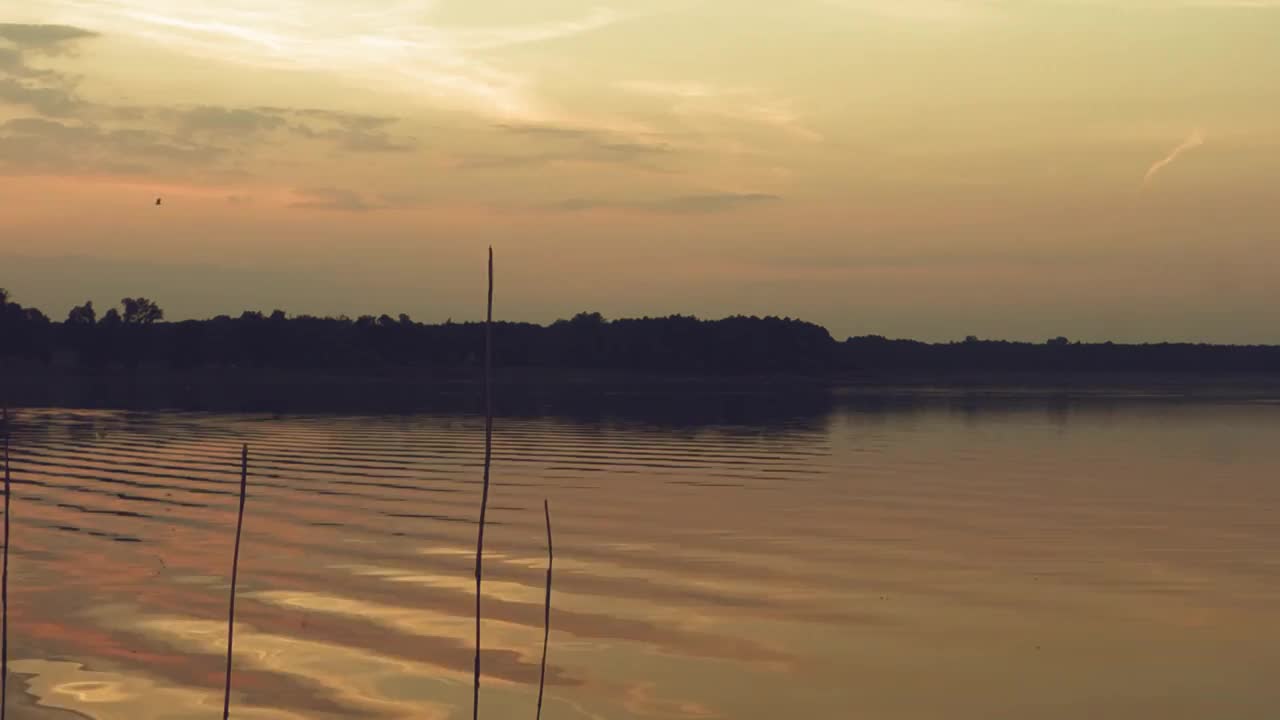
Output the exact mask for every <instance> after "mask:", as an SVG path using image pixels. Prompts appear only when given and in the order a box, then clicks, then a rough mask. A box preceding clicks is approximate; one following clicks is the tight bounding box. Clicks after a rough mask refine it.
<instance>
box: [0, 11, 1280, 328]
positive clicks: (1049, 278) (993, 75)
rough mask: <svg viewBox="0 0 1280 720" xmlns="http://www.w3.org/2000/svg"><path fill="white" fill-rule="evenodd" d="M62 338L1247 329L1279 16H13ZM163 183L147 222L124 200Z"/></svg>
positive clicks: (14, 148) (10, 138)
mask: <svg viewBox="0 0 1280 720" xmlns="http://www.w3.org/2000/svg"><path fill="white" fill-rule="evenodd" d="M0 23H4V24H0V286H3V287H7V288H8V289H9V290H10V291H11V292H12V293H13V294H14V296H15V299H16V300H17V301H19V302H22V303H23V304H27V305H35V306H38V307H40V308H42V309H44V310H45V311H46V312H48V313H49V314H51V315H53V316H55V317H57V318H58V319H61V318H62V317H64V316H65V314H66V312H67V310H68V309H69V308H70V307H71V306H72V304H77V303H80V302H82V301H84V300H86V299H93V300H94V301H95V302H96V303H97V304H98V305H99V306H100V307H102V306H106V305H109V304H111V303H113V302H114V301H115V300H118V299H119V298H120V297H122V296H125V295H145V296H148V297H151V298H153V299H155V300H157V301H158V302H159V303H160V304H161V306H163V307H164V308H165V310H166V311H167V314H168V316H169V317H170V318H171V319H181V318H187V317H207V316H211V315H216V314H220V313H228V314H236V315H238V314H239V313H240V311H242V310H244V309H260V310H264V311H270V310H272V309H274V308H277V307H278V308H282V309H285V310H287V311H290V312H294V313H304V312H306V313H316V314H339V313H345V314H348V315H352V316H355V315H359V314H365V313H370V314H379V313H383V312H387V313H391V314H395V313H399V312H407V313H409V314H411V315H412V316H413V317H414V318H415V319H418V320H424V321H443V320H445V319H446V318H450V317H451V318H453V319H455V320H458V319H474V318H476V317H479V316H480V315H481V313H482V312H483V307H482V304H483V300H484V249H485V247H486V246H488V245H490V244H492V245H493V246H494V248H495V252H496V254H497V258H498V292H497V311H496V312H497V315H498V316H499V317H502V318H504V319H518V320H534V321H540V322H545V321H550V320H553V319H555V318H557V317H565V316H569V315H572V314H573V313H575V312H578V311H581V310H598V311H600V312H603V313H604V314H605V315H606V316H608V317H623V316H636V315H658V314H668V313H676V312H679V313H692V314H697V315H700V316H708V317H712V316H722V315H726V314H733V313H747V314H777V315H791V316H799V317H803V318H805V319H809V320H813V321H815V322H819V323H822V324H824V325H826V326H827V327H828V328H830V329H831V331H832V333H833V334H834V335H835V336H837V337H838V338H843V337H844V336H846V335H860V334H867V333H877V334H884V335H890V336H898V337H917V338H921V339H933V340H941V339H953V338H961V337H964V336H965V335H970V334H975V335H979V336H983V337H1008V338H1018V339H1031V340H1043V339H1045V338H1047V337H1051V336H1055V335H1067V336H1069V337H1072V338H1078V339H1085V340H1089V339H1097V340H1102V339H1115V340H1151V339H1193V340H1210V341H1222V342H1280V81H1277V78H1280V0H791V1H790V2H753V1H751V0H732V1H731V0H644V1H643V2H640V1H639V0H631V1H630V2H611V1H610V0H278V1H276V2H263V1H261V0H215V1H211V2H193V1H192V0H22V1H21V2H19V1H17V0H11V1H10V2H4V3H3V4H2V6H0ZM158 196H163V198H164V204H163V205H162V206H160V207H156V206H155V198H156V197H158Z"/></svg>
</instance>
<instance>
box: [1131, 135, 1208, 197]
mask: <svg viewBox="0 0 1280 720" xmlns="http://www.w3.org/2000/svg"><path fill="white" fill-rule="evenodd" d="M1204 143H1205V134H1204V131H1203V130H1201V129H1199V128H1197V129H1195V130H1193V131H1192V132H1191V134H1190V135H1189V136H1187V139H1186V140H1183V141H1182V144H1181V145H1178V147H1176V148H1174V149H1173V150H1171V151H1170V152H1169V154H1168V155H1166V156H1164V158H1162V159H1161V160H1159V161H1158V162H1156V163H1155V164H1154V165H1152V166H1151V168H1150V169H1148V170H1147V174H1146V175H1144V176H1143V178H1142V185H1143V186H1144V187H1145V186H1147V185H1149V184H1151V181H1152V180H1153V179H1155V177H1156V176H1157V175H1159V174H1160V172H1161V171H1163V170H1164V169H1165V168H1167V167H1169V166H1170V165H1172V164H1173V163H1174V161H1176V160H1177V159H1178V158H1179V157H1181V156H1182V155H1183V154H1184V153H1187V152H1189V151H1191V150H1194V149H1196V148H1198V147H1200V146H1201V145H1204Z"/></svg>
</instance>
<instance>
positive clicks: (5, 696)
mask: <svg viewBox="0 0 1280 720" xmlns="http://www.w3.org/2000/svg"><path fill="white" fill-rule="evenodd" d="M3 423H4V569H3V570H0V720H4V715H5V710H6V709H7V708H8V706H9V498H10V488H11V487H12V483H11V482H10V478H9V407H8V405H6V406H5V407H4V410H3Z"/></svg>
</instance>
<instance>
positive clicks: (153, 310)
mask: <svg viewBox="0 0 1280 720" xmlns="http://www.w3.org/2000/svg"><path fill="white" fill-rule="evenodd" d="M120 306H121V307H123V308H124V323H125V324H126V325H151V324H152V323H156V322H160V321H161V320H163V319H164V310H161V309H160V306H159V305H157V304H155V303H153V302H151V301H150V300H148V299H146V298H144V297H139V298H124V299H123V300H121V301H120Z"/></svg>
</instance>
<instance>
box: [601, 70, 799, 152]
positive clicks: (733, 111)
mask: <svg viewBox="0 0 1280 720" xmlns="http://www.w3.org/2000/svg"><path fill="white" fill-rule="evenodd" d="M618 87H619V88H620V89H621V90H623V91H625V92H628V93H632V94H636V95H644V96H649V97H656V98H661V99H663V100H665V101H667V102H668V103H669V105H668V109H669V111H670V112H671V113H673V114H675V115H679V116H683V117H685V118H699V117H702V118H713V119H719V120H728V121H731V122H735V123H738V124H750V125H757V126H761V127H765V128H769V129H771V130H776V131H779V132H782V133H785V134H787V135H790V136H792V137H793V138H797V139H801V140H806V141H810V142H816V141H819V140H821V139H822V136H821V135H820V134H818V133H817V132H815V131H814V130H813V129H812V128H810V127H808V126H807V125H806V124H805V123H804V121H803V120H802V119H801V117H800V116H799V114H797V113H796V112H795V111H794V110H793V109H792V108H791V106H790V103H788V102H785V101H783V100H780V99H778V98H775V97H771V96H770V95H769V94H767V93H765V92H762V91H760V90H756V89H753V88H722V87H713V86H711V85H706V84H702V83H692V82H678V83H670V82H654V81H649V80H632V81H628V82H623V83H620V84H619V85H618Z"/></svg>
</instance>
